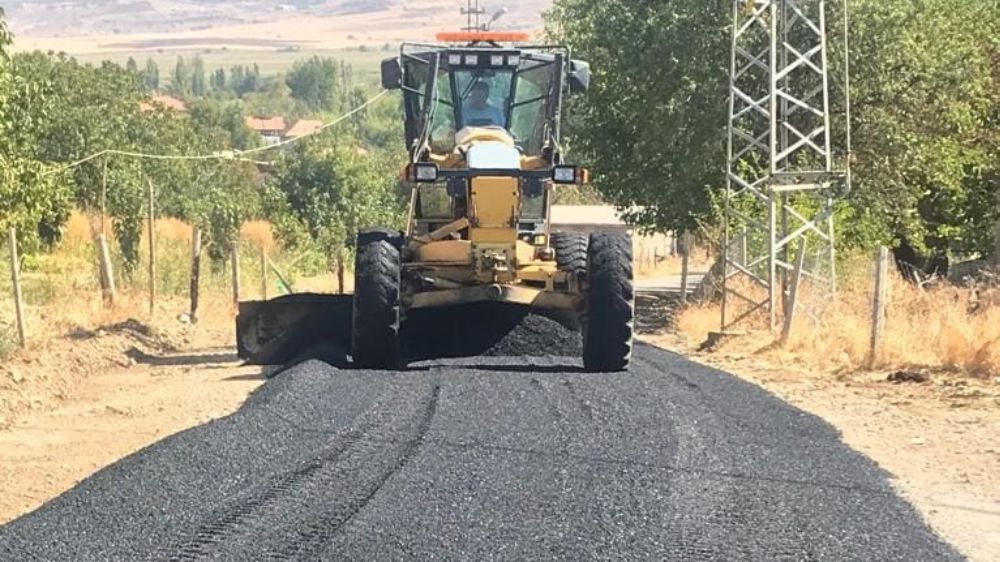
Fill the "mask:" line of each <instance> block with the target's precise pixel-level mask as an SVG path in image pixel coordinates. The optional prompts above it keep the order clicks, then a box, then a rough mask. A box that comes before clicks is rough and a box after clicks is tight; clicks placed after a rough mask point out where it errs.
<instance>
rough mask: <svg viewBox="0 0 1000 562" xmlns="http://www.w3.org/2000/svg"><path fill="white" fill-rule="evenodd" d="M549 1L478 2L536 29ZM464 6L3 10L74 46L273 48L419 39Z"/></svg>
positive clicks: (37, 33) (63, 1) (386, 3)
mask: <svg viewBox="0 0 1000 562" xmlns="http://www.w3.org/2000/svg"><path fill="white" fill-rule="evenodd" d="M551 3H552V0H496V1H489V2H483V4H484V5H485V6H486V8H487V9H488V10H490V11H494V10H497V9H499V8H501V7H506V8H508V9H509V13H508V14H507V15H505V16H504V17H503V18H502V19H501V20H500V21H499V22H498V23H497V25H496V27H497V28H498V29H527V30H535V29H539V28H541V25H542V24H541V13H542V12H543V11H544V10H546V9H548V8H549V7H550V6H551ZM464 5H465V1H464V0H277V1H274V0H13V1H9V2H6V3H5V4H4V8H5V10H6V12H7V17H8V20H9V22H10V25H11V27H12V29H13V31H14V33H15V34H16V35H17V37H18V39H19V40H21V42H27V43H30V44H31V45H30V46H31V47H32V48H46V47H48V48H56V49H58V50H66V51H69V52H78V51H80V50H105V49H108V50H116V48H128V49H129V50H134V49H136V48H138V49H139V50H142V49H146V48H159V46H160V45H162V44H161V42H162V41H168V40H169V41H170V43H168V45H169V46H173V47H176V46H177V45H178V44H180V43H178V42H181V43H185V42H186V43H187V44H190V45H192V46H198V47H201V46H220V45H228V44H232V45H235V46H237V47H242V48H246V47H252V46H255V45H256V46H259V48H262V49H271V48H296V47H300V48H308V47H311V46H312V47H320V46H322V47H343V46H352V45H356V44H358V43H364V42H365V41H370V42H373V43H377V42H382V41H394V40H402V39H410V38H415V39H420V38H425V37H427V36H428V35H429V34H430V33H431V32H432V31H438V30H442V29H456V28H458V27H460V26H461V25H463V24H464V18H463V17H462V16H461V15H460V13H459V8H460V7H461V6H464ZM349 36H350V37H349ZM88 38H89V40H88ZM42 40H45V41H42ZM136 41H142V43H141V44H137V43H136ZM22 47H23V45H22Z"/></svg>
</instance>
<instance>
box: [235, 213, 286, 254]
mask: <svg viewBox="0 0 1000 562" xmlns="http://www.w3.org/2000/svg"><path fill="white" fill-rule="evenodd" d="M240 238H241V239H242V240H243V241H244V242H246V243H248V244H252V245H254V246H257V247H258V248H264V249H265V250H267V251H272V250H274V249H275V248H276V247H277V243H276V242H275V238H274V229H273V228H272V227H271V223H269V222H267V221H260V220H257V221H248V222H247V223H245V224H244V225H243V227H242V228H240Z"/></svg>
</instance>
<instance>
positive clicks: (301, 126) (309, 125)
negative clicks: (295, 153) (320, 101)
mask: <svg viewBox="0 0 1000 562" xmlns="http://www.w3.org/2000/svg"><path fill="white" fill-rule="evenodd" d="M322 127H323V122H322V121H317V120H315V119H299V120H298V121H297V122H296V123H295V124H294V125H292V128H291V129H288V131H287V132H286V133H285V136H286V137H288V138H298V137H304V136H306V135H311V134H313V133H315V132H316V131H318V130H320V129H321V128H322Z"/></svg>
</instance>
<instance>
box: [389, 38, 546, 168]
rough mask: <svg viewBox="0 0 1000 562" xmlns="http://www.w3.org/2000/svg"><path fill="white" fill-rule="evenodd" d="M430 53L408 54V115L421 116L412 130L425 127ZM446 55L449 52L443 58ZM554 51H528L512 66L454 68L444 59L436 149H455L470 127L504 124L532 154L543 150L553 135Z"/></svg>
mask: <svg viewBox="0 0 1000 562" xmlns="http://www.w3.org/2000/svg"><path fill="white" fill-rule="evenodd" d="M429 56H430V55H428V54H426V53H425V54H423V55H410V56H404V64H405V65H406V74H405V76H406V79H405V85H404V90H405V91H406V94H407V110H408V114H409V115H412V116H414V117H416V119H415V122H413V123H412V124H411V125H410V127H408V135H410V134H411V132H412V135H411V137H410V138H416V136H417V134H419V131H421V130H423V126H424V124H423V123H422V122H421V119H422V108H423V106H424V104H423V98H424V96H425V92H426V91H427V88H426V87H427V79H428V73H429V69H430V65H429V63H428V59H427V58H426V57H429ZM443 58H444V57H443ZM555 69H556V65H555V64H554V63H553V57H552V56H551V55H539V54H523V55H521V56H520V60H519V63H518V64H517V65H515V66H512V67H508V68H463V67H455V68H449V67H448V65H447V64H443V63H442V64H441V68H440V70H439V71H438V74H437V78H436V84H435V86H436V88H435V98H434V100H433V102H432V104H431V108H430V113H429V116H430V123H429V124H428V125H429V127H428V132H429V133H430V135H429V137H430V138H429V141H430V146H431V150H432V151H433V152H435V153H438V154H443V153H447V152H450V151H452V150H454V148H455V135H456V133H458V131H460V130H462V129H463V128H465V127H500V128H502V129H504V130H506V131H507V132H509V133H510V134H511V136H512V137H513V138H514V140H515V143H516V144H517V146H518V147H519V148H520V149H521V150H522V151H523V152H524V154H526V155H532V156H534V155H539V154H541V152H542V150H543V148H544V147H545V145H546V141H547V140H548V139H549V136H550V135H551V134H552V131H550V127H549V122H548V119H549V117H550V115H552V113H553V112H552V111H551V109H552V108H551V107H550V106H551V104H553V103H556V102H555V98H556V94H557V93H558V92H556V88H557V87H558V85H557V84H558V81H557V80H556V70H555Z"/></svg>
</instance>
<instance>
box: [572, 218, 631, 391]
mask: <svg viewBox="0 0 1000 562" xmlns="http://www.w3.org/2000/svg"><path fill="white" fill-rule="evenodd" d="M587 284H588V288H587V299H586V302H587V312H586V319H585V321H584V330H583V366H584V368H585V369H586V370H587V371H590V372H613V371H624V370H626V369H628V366H629V363H630V362H631V360H632V334H633V326H634V324H635V322H634V321H635V287H634V286H633V277H632V239H631V237H630V236H629V235H627V234H612V233H596V234H592V235H591V236H590V244H589V247H588V251H587Z"/></svg>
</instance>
